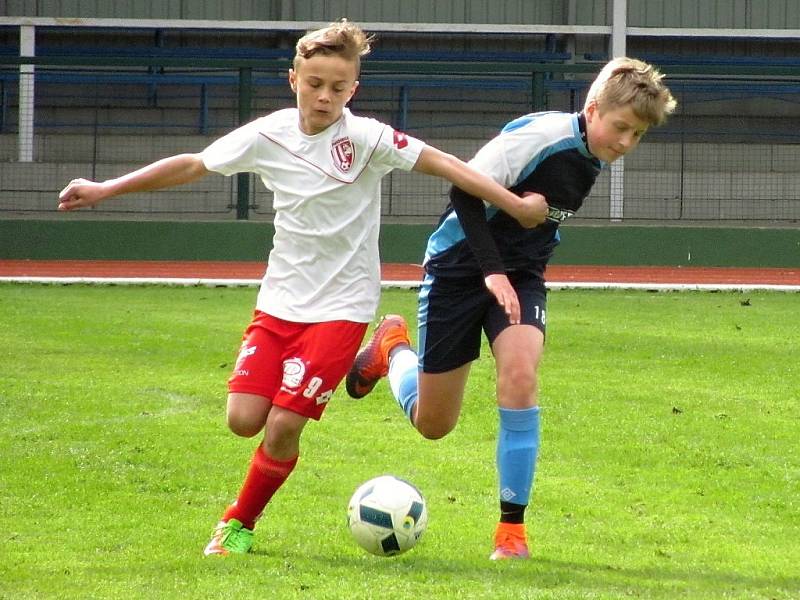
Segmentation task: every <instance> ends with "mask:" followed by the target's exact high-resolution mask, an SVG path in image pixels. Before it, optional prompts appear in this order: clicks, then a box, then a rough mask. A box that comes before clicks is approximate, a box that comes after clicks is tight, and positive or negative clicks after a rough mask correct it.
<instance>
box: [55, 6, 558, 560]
mask: <svg viewBox="0 0 800 600" xmlns="http://www.w3.org/2000/svg"><path fill="white" fill-rule="evenodd" d="M370 41H371V39H370V38H369V37H367V36H366V35H365V34H364V32H363V31H362V30H361V29H360V28H359V27H357V26H356V25H354V24H352V23H348V22H347V21H344V20H343V21H342V22H339V23H333V24H331V25H330V26H328V27H325V28H323V29H320V30H317V31H313V32H310V33H308V34H307V35H305V36H304V37H302V38H301V39H300V40H299V41H298V42H297V47H296V55H295V59H294V64H293V68H292V69H290V71H289V85H290V86H291V88H292V91H293V92H294V93H295V95H296V99H297V108H291V109H285V110H279V111H277V112H274V113H272V114H269V115H267V116H265V117H262V118H260V119H256V120H255V121H253V122H252V123H249V124H247V125H244V126H243V127H240V128H239V129H237V130H235V131H233V132H231V133H230V134H228V135H226V136H224V137H222V138H221V139H219V140H217V141H216V142H214V143H213V144H211V145H210V146H209V147H208V148H206V149H205V150H204V151H203V152H201V153H199V154H180V155H176V156H173V157H170V158H165V159H163V160H160V161H157V162H155V163H153V164H151V165H148V166H146V167H143V168H142V169H139V170H137V171H134V172H132V173H129V174H127V175H123V176H122V177H119V178H117V179H112V180H108V181H104V182H99V183H98V182H92V181H87V180H85V179H76V180H73V181H72V182H70V184H69V185H67V187H66V188H64V190H63V191H62V192H61V194H60V195H59V210H72V209H76V208H82V207H86V206H93V205H95V204H97V203H99V202H101V201H102V200H105V199H107V198H110V197H112V196H118V195H121V194H127V193H131V192H141V191H148V190H155V189H160V188H165V187H169V186H174V185H178V184H183V183H188V182H190V181H194V180H196V179H199V178H200V177H203V176H204V175H206V174H208V173H209V172H210V171H215V172H218V173H222V174H225V175H231V174H233V173H240V172H254V173H257V174H258V175H259V176H260V177H261V180H262V181H263V182H264V185H266V186H267V187H268V188H269V189H271V190H272V191H273V192H274V207H275V237H274V240H273V249H272V251H271V252H270V255H269V259H268V267H267V270H266V273H265V275H264V279H263V282H262V284H261V289H260V291H259V294H258V300H257V302H256V311H255V316H254V318H253V321H252V323H251V324H250V326H249V327H248V328H247V330H246V331H245V334H244V338H243V342H242V346H241V350H240V353H239V357H238V360H237V362H236V366H235V367H234V370H233V374H232V375H231V377H230V379H229V381H228V391H229V394H228V405H227V419H228V426H229V428H230V429H231V430H232V431H233V432H234V433H235V434H237V435H241V436H245V437H253V436H255V435H257V434H259V433H260V432H261V431H263V432H264V438H263V441H262V443H261V444H259V446H258V447H257V449H256V451H255V454H254V456H253V458H252V461H251V463H250V466H249V469H248V472H247V475H246V477H245V481H244V484H243V486H242V488H241V490H240V492H239V496H238V498H237V499H236V501H235V502H234V503H233V504H232V505H231V506H229V507H228V509H227V510H226V511H225V513H224V514H223V516H222V519H221V520H220V522H219V523H218V525H217V527H216V529H215V531H214V534H213V536H212V539H211V541H210V542H209V544H208V545H207V546H206V549H205V554H206V555H214V554H215V555H226V554H228V553H245V552H247V551H249V549H250V547H251V544H252V538H253V529H254V527H255V523H256V521H257V519H258V518H259V516H260V515H261V513H262V512H263V510H264V508H265V506H266V504H267V503H268V502H269V500H270V498H271V497H272V495H273V494H274V493H275V492H276V491H277V490H278V488H279V487H280V486H281V485H282V484H283V483H284V481H285V480H286V479H287V478H288V476H289V474H290V473H291V472H292V470H293V469H294V467H295V464H296V462H297V458H298V455H299V451H300V447H299V442H300V435H301V433H302V431H303V428H304V426H305V424H306V422H307V421H308V419H309V418H311V419H315V420H318V419H319V418H320V417H321V416H322V412H323V410H324V408H325V406H326V404H327V402H328V400H329V399H330V398H331V396H332V394H333V392H334V390H335V389H336V386H337V385H338V384H339V383H340V381H341V380H342V378H343V377H344V376H345V374H346V373H347V371H348V369H349V368H350V366H351V364H352V362H353V359H354V357H355V355H356V352H357V351H358V347H359V344H360V343H361V340H362V338H363V336H364V333H365V332H366V328H367V324H368V323H369V322H370V321H371V320H372V319H373V318H374V313H375V310H376V308H377V304H378V298H379V293H380V272H379V268H380V265H379V258H378V228H379V219H380V182H381V178H382V177H383V176H384V175H386V174H387V173H389V172H390V171H392V170H393V169H395V168H400V169H405V170H410V169H413V170H415V171H419V172H422V173H427V174H430V175H437V176H440V177H444V178H446V179H448V180H449V181H451V182H452V183H453V184H454V185H457V186H459V187H460V188H463V189H465V190H467V191H469V192H470V193H471V194H474V195H475V196H477V197H481V198H485V199H486V200H487V201H489V202H491V203H493V204H495V205H497V206H498V207H501V208H502V209H503V210H505V211H507V212H508V213H509V214H512V215H514V217H515V218H519V219H520V223H522V224H523V225H529V226H530V225H535V224H537V223H541V222H542V221H543V220H544V218H545V215H546V211H547V206H546V204H545V203H544V200H543V198H541V197H536V198H532V199H524V200H523V199H521V198H519V197H518V196H516V195H515V194H513V193H512V192H509V191H508V190H506V189H505V188H504V187H503V186H501V185H498V184H497V183H495V182H494V181H492V180H491V179H490V178H488V177H486V176H484V175H481V174H479V173H477V172H476V171H473V170H472V169H470V168H469V167H467V166H466V165H465V164H464V163H463V162H461V161H460V160H458V159H457V158H455V157H453V156H451V155H449V154H445V153H443V152H441V151H439V150H437V149H435V148H433V147H431V146H427V145H425V144H424V143H423V142H421V141H420V140H417V139H415V138H412V137H409V136H406V135H404V134H403V133H400V132H398V131H394V130H393V129H392V128H391V127H389V126H388V125H385V124H383V123H380V122H378V121H375V120H373V119H366V118H363V117H356V116H354V115H353V114H352V113H350V111H349V110H347V109H346V108H345V105H346V104H347V102H348V101H349V100H350V98H351V97H352V96H353V94H354V93H355V91H356V88H357V87H358V80H357V77H358V73H359V67H360V57H361V56H363V55H365V54H367V53H368V52H369V49H370Z"/></svg>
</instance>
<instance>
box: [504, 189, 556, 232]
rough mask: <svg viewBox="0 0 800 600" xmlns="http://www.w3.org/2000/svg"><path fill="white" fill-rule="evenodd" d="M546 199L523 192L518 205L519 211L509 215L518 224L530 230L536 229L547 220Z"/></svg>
mask: <svg viewBox="0 0 800 600" xmlns="http://www.w3.org/2000/svg"><path fill="white" fill-rule="evenodd" d="M547 209H548V206H547V199H546V198H545V197H544V196H542V195H541V194H537V193H536V192H525V193H524V194H522V198H521V199H520V203H519V210H517V211H516V214H513V215H511V216H512V217H514V218H515V219H516V220H517V221H519V224H520V225H522V226H523V227H525V228H526V229H530V228H532V227H537V226H539V225H541V224H542V223H544V222H545V220H546V219H547Z"/></svg>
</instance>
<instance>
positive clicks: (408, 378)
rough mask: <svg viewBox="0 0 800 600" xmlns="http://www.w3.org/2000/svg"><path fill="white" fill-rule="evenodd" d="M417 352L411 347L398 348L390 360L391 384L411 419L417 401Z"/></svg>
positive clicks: (399, 402)
mask: <svg viewBox="0 0 800 600" xmlns="http://www.w3.org/2000/svg"><path fill="white" fill-rule="evenodd" d="M417 363H418V359H417V354H416V352H414V351H413V350H411V349H410V348H406V349H403V350H398V351H397V352H395V353H394V354H393V355H392V360H391V361H389V386H390V387H391V388H392V393H393V394H394V398H395V400H397V404H399V405H400V408H401V409H402V410H403V412H404V413H405V414H406V416H407V417H408V418H409V419H411V415H412V414H413V411H414V405H415V404H416V403H417V397H418V395H419V394H418V392H417V389H418V388H417V371H418V369H419V368H418V366H417Z"/></svg>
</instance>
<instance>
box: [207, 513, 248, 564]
mask: <svg viewBox="0 0 800 600" xmlns="http://www.w3.org/2000/svg"><path fill="white" fill-rule="evenodd" d="M252 545H253V530H252V529H247V528H246V527H244V526H243V525H242V523H241V522H240V521H238V520H236V519H231V520H230V521H227V522H225V521H220V522H219V523H217V527H216V528H215V529H214V535H213V536H212V537H211V541H210V542H208V546H206V549H205V550H204V551H203V554H205V555H206V556H211V555H212V554H221V555H222V556H227V555H228V554H247V553H248V552H250V546H252Z"/></svg>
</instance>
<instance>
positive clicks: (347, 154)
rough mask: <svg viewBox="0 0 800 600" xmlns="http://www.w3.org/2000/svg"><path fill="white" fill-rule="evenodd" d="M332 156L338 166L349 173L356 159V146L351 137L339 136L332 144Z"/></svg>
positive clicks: (343, 171)
mask: <svg viewBox="0 0 800 600" xmlns="http://www.w3.org/2000/svg"><path fill="white" fill-rule="evenodd" d="M331 156H332V157H333V164H335V165H336V168H337V169H339V170H340V171H341V172H342V173H347V172H348V171H349V170H350V168H351V167H352V166H353V162H354V161H355V159H356V148H355V146H353V142H352V141H351V140H350V138H349V137H343V138H339V139H338V140H333V143H332V144H331Z"/></svg>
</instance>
